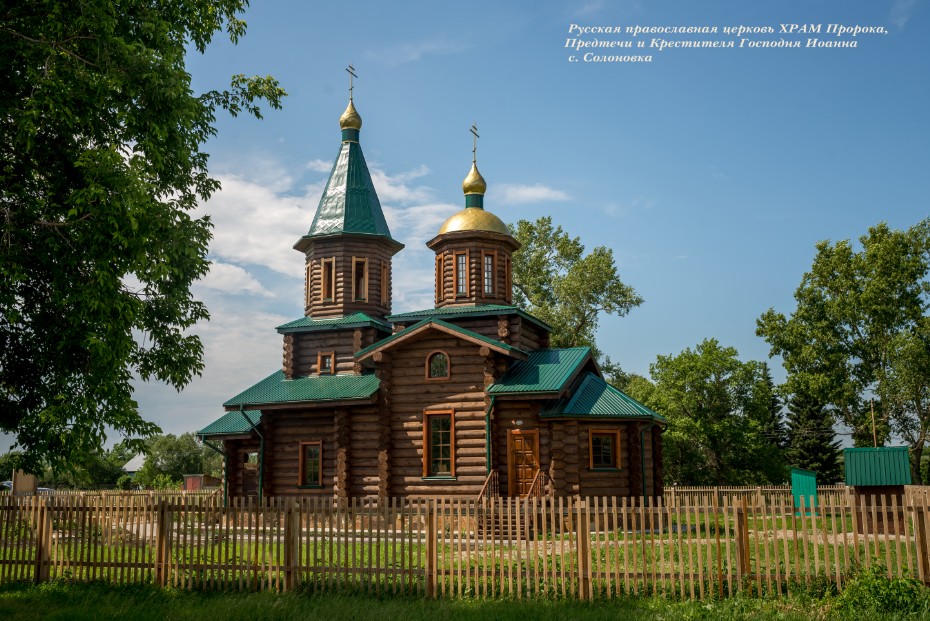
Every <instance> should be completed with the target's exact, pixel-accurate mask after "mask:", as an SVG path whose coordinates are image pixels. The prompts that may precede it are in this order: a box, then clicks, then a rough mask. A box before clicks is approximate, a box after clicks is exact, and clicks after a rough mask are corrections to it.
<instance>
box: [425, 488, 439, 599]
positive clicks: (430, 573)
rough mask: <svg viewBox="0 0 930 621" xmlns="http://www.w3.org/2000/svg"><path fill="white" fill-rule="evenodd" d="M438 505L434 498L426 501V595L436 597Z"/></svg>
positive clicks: (430, 597)
mask: <svg viewBox="0 0 930 621" xmlns="http://www.w3.org/2000/svg"><path fill="white" fill-rule="evenodd" d="M438 530H439V529H438V528H436V506H435V504H434V501H433V500H432V499H429V500H427V501H426V597H427V599H433V598H435V597H436V545H437V544H438V542H437V541H436V538H437V537H438V534H437V531H438Z"/></svg>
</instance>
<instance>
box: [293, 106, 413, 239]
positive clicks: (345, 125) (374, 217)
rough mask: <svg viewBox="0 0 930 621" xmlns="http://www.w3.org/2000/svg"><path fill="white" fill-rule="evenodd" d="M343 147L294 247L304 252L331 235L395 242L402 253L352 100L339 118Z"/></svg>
mask: <svg viewBox="0 0 930 621" xmlns="http://www.w3.org/2000/svg"><path fill="white" fill-rule="evenodd" d="M339 125H340V128H341V129H342V144H341V145H340V147H339V155H338V156H336V162H335V163H334V164H333V170H332V172H331V173H330V174H329V181H327V182H326V189H325V190H323V196H322V197H321V198H320V205H319V207H317V211H316V215H315V216H314V218H313V223H312V224H311V225H310V230H309V231H308V232H307V234H306V235H304V236H303V237H302V238H301V239H300V240H299V241H298V242H297V243H296V244H295V245H294V248H296V249H297V250H300V251H305V250H306V248H307V246H308V244H310V242H311V241H312V240H313V239H314V238H318V237H323V236H329V235H339V234H355V235H372V236H375V237H381V238H385V239H387V240H389V241H390V242H392V245H394V246H396V247H397V249H398V250H399V249H400V248H403V244H401V243H400V242H398V241H397V240H395V239H394V238H393V237H391V231H390V229H388V225H387V221H386V220H385V219H384V212H383V211H382V210H381V202H380V201H379V200H378V194H377V192H375V186H374V184H373V183H372V181H371V173H369V172H368V164H366V163H365V156H364V155H362V147H361V146H360V145H359V142H358V141H359V132H360V130H361V127H362V119H361V117H360V116H359V114H358V112H357V111H356V110H355V105H354V103H353V102H352V100H351V99H350V100H349V105H348V106H347V107H346V111H345V112H344V113H343V114H342V116H341V117H340V119H339Z"/></svg>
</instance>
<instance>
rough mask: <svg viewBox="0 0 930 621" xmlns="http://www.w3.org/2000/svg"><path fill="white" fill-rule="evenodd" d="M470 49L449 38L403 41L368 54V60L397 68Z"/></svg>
mask: <svg viewBox="0 0 930 621" xmlns="http://www.w3.org/2000/svg"><path fill="white" fill-rule="evenodd" d="M469 47H471V46H470V45H469V44H468V43H465V42H464V41H455V40H452V39H449V38H445V37H443V38H435V39H426V40H424V41H405V42H404V43H400V44H398V45H394V46H392V47H388V48H385V49H382V50H378V51H372V52H369V53H368V58H369V59H370V60H376V61H380V62H383V63H384V64H386V65H390V66H397V65H403V64H405V63H412V62H416V61H418V60H420V59H421V58H423V57H424V56H441V55H446V54H457V53H458V52H463V51H465V50H467V49H468V48H469Z"/></svg>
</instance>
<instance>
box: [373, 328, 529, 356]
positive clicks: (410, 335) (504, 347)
mask: <svg viewBox="0 0 930 621" xmlns="http://www.w3.org/2000/svg"><path fill="white" fill-rule="evenodd" d="M428 331H438V332H441V333H445V334H447V335H450V336H453V337H456V338H459V339H461V340H463V341H467V342H470V343H473V344H475V345H478V346H479V347H488V348H489V349H491V350H492V351H496V352H498V353H501V354H504V355H505V356H510V357H513V358H517V359H518V360H525V359H526V357H527V355H528V354H527V353H526V352H525V351H523V350H522V349H518V348H516V347H512V346H511V345H508V344H507V343H504V342H502V341H495V340H494V339H492V338H489V337H486V336H483V335H481V334H478V333H477V332H472V331H471V330H466V329H465V328H461V327H459V326H455V325H452V324H450V323H446V322H445V321H441V320H439V319H424V320H423V321H421V322H419V323H416V324H414V325H412V326H410V327H409V328H407V329H406V330H402V331H401V332H398V333H396V334H392V335H391V336H389V337H388V338H386V339H384V340H383V341H379V342H377V343H375V344H374V345H371V346H369V347H366V348H365V349H362V350H360V351H359V352H357V353H356V354H355V357H356V359H357V360H359V361H362V360H366V359H367V358H370V357H371V356H372V355H374V354H375V353H376V352H381V351H388V350H391V349H394V348H395V347H401V346H403V344H404V343H406V342H409V341H413V340H414V339H416V338H417V337H418V336H421V335H422V334H424V333H426V332H428Z"/></svg>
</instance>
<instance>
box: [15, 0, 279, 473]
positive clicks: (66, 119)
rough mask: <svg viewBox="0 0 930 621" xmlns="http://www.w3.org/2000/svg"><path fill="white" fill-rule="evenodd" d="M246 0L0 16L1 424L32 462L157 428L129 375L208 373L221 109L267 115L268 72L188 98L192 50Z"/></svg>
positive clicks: (140, 0)
mask: <svg viewBox="0 0 930 621" xmlns="http://www.w3.org/2000/svg"><path fill="white" fill-rule="evenodd" d="M246 4H247V0H197V1H195V0H176V1H174V2H160V3H152V2H148V1H145V0H127V1H125V2H119V3H114V2H110V1H109V0H82V1H81V2H62V1H60V0H35V1H30V2H12V3H5V4H4V8H3V11H2V13H0V82H2V83H3V89H2V90H0V177H2V183H0V282H2V285H0V429H2V430H3V431H5V432H8V433H11V434H13V435H15V437H16V443H17V444H18V446H19V447H21V448H22V449H23V459H24V460H25V462H26V464H27V467H32V468H35V467H36V466H37V465H38V464H39V462H40V461H41V460H42V459H48V460H51V461H53V462H55V463H57V464H59V465H67V464H69V463H76V462H77V461H78V460H79V459H80V456H82V455H87V454H91V453H93V452H94V451H95V450H97V449H99V447H100V446H101V444H102V441H103V440H104V439H105V433H106V431H107V429H108V428H110V429H113V430H115V431H116V432H118V433H119V434H121V435H123V436H124V437H126V438H129V439H130V441H131V442H133V443H134V445H135V446H138V445H139V438H141V437H143V436H146V435H149V434H151V433H154V432H155V431H157V427H156V426H155V425H154V424H152V423H150V422H147V421H145V420H143V418H142V417H141V416H140V415H139V413H138V411H137V404H136V402H135V401H134V400H133V398H132V388H131V384H130V381H131V379H132V378H133V375H136V376H138V377H140V378H142V379H143V380H150V379H156V380H160V381H164V382H167V383H168V384H170V385H172V386H174V387H176V388H177V389H179V390H180V389H181V388H182V387H183V386H185V385H186V384H187V383H188V382H189V381H190V380H191V378H192V377H193V376H194V375H196V374H198V373H199V372H200V371H201V369H202V366H203V363H202V353H203V348H202V345H201V342H200V340H199V339H198V337H197V336H195V335H192V334H190V333H189V332H188V329H189V328H191V327H192V326H193V325H194V324H195V323H196V322H197V321H199V320H202V319H204V318H206V317H207V311H206V309H205V308H204V306H203V304H201V303H200V302H198V301H196V300H194V299H193V297H192V296H191V293H190V286H191V283H192V282H193V281H194V280H196V279H197V278H198V277H200V276H203V275H204V274H205V273H206V272H207V269H208V265H209V263H208V261H207V259H206V251H207V243H208V241H209V239H210V222H209V219H207V218H199V219H194V218H192V217H191V215H190V212H191V210H192V209H193V208H194V207H195V206H196V204H197V202H198V200H205V199H207V198H208V197H209V196H210V195H211V194H212V193H213V192H214V191H216V190H217V188H218V187H219V186H218V182H217V181H216V180H214V179H212V178H210V176H209V174H208V172H207V154H206V153H204V152H203V151H202V150H201V146H202V145H203V144H204V142H205V141H206V140H207V139H209V138H210V137H211V136H213V135H214V133H215V128H214V121H215V116H214V115H215V113H216V111H217V110H218V109H226V110H228V111H229V112H230V113H232V114H233V115H235V114H237V113H239V112H243V111H244V112H248V113H250V114H253V115H255V116H258V117H260V116H261V114H260V110H259V108H258V106H257V104H258V102H259V101H260V100H265V101H267V103H268V104H270V105H271V106H272V107H275V108H277V107H279V103H280V100H281V98H282V97H283V96H284V91H283V90H282V89H281V88H280V87H279V86H278V84H277V82H276V81H275V80H274V79H273V78H270V77H246V76H242V75H239V76H233V78H232V83H231V86H230V88H229V89H228V90H224V91H211V92H207V93H202V94H196V93H194V92H192V90H191V78H190V75H189V74H188V72H187V70H186V68H185V55H186V54H187V53H188V50H190V51H191V52H193V51H194V50H196V51H199V52H203V51H204V50H205V48H206V47H207V45H208V44H209V43H210V41H211V39H212V38H213V36H214V34H216V33H218V32H220V31H223V30H225V31H226V33H227V34H228V36H229V37H230V38H231V39H232V41H233V42H236V41H237V40H238V38H239V37H240V36H242V35H243V33H244V31H245V23H244V22H243V21H242V20H241V19H239V17H238V16H239V14H240V13H241V12H242V10H243V9H244V7H245V6H246Z"/></svg>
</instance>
